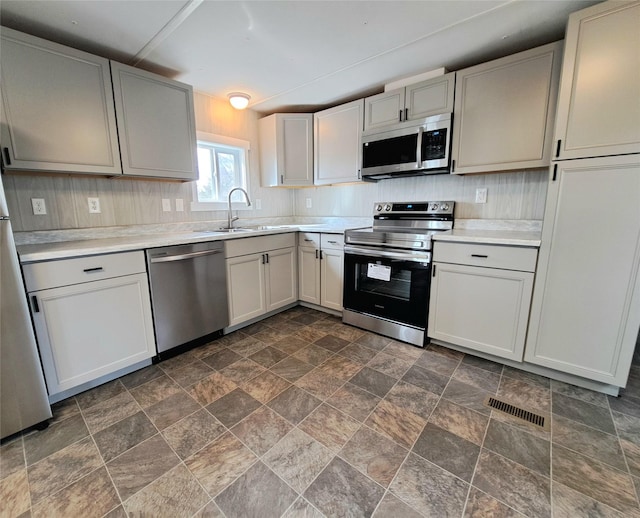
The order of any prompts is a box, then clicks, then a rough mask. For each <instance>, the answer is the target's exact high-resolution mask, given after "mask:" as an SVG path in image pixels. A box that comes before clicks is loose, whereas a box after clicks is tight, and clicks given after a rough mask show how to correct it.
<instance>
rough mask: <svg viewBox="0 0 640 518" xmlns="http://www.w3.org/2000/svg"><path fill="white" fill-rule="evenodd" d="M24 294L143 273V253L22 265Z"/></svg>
mask: <svg viewBox="0 0 640 518" xmlns="http://www.w3.org/2000/svg"><path fill="white" fill-rule="evenodd" d="M22 269H23V272H24V278H25V283H26V285H27V291H38V290H44V289H48V288H56V287H60V286H69V285H71V284H79V283H82V282H90V281H97V280H102V279H109V278H112V277H121V276H123V275H130V274H135V273H146V271H147V269H146V266H145V262H144V253H143V252H142V251H136V252H124V253H117V254H103V255H92V256H88V257H76V258H73V259H61V260H59V261H43V262H40V263H30V264H25V265H23V267H22Z"/></svg>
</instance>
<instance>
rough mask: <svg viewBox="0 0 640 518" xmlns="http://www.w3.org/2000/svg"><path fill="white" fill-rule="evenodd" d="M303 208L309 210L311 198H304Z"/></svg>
mask: <svg viewBox="0 0 640 518" xmlns="http://www.w3.org/2000/svg"><path fill="white" fill-rule="evenodd" d="M304 203H305V206H306V207H307V209H310V208H311V205H312V204H311V198H305V200H304Z"/></svg>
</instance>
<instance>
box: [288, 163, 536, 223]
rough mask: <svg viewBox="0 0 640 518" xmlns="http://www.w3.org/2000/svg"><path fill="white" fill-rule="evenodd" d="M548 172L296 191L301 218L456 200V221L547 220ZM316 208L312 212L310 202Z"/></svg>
mask: <svg viewBox="0 0 640 518" xmlns="http://www.w3.org/2000/svg"><path fill="white" fill-rule="evenodd" d="M547 183H548V170H547V169H538V170H531V171H518V172H513V173H492V174H478V175H465V176H457V175H434V176H425V177H413V178H397V179H392V180H381V181H380V182H377V183H363V184H348V185H336V186H328V187H309V188H304V189H298V190H296V194H295V214H296V215H297V216H352V217H364V216H371V215H372V211H373V204H374V202H378V201H431V200H434V201H435V200H454V201H455V202H456V209H455V217H456V218H465V219H467V218H468V219H527V220H532V219H535V220H542V218H543V215H544V204H545V200H546V193H547ZM481 187H484V188H486V189H487V203H485V204H477V203H475V194H476V189H477V188H481ZM307 198H310V199H311V204H312V207H311V208H310V209H307V208H306V199H307Z"/></svg>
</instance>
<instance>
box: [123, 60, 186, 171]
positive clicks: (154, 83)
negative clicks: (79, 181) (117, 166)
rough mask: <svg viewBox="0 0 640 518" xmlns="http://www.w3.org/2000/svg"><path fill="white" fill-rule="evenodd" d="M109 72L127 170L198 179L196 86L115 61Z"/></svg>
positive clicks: (124, 166)
mask: <svg viewBox="0 0 640 518" xmlns="http://www.w3.org/2000/svg"><path fill="white" fill-rule="evenodd" d="M111 74H112V77H113V93H114V101H115V107H116V118H117V121H118V132H119V134H120V154H121V157H122V172H123V174H125V175H129V176H149V177H154V178H174V179H181V180H197V179H198V162H197V156H196V124H195V118H194V109H193V88H192V87H191V86H190V85H187V84H184V83H179V82H178V81H172V80H171V79H166V78H164V77H160V76H158V75H156V74H151V73H149V72H145V71H144V70H139V69H137V68H133V67H130V66H127V65H122V64H120V63H116V62H114V61H112V62H111Z"/></svg>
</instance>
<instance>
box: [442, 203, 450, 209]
mask: <svg viewBox="0 0 640 518" xmlns="http://www.w3.org/2000/svg"><path fill="white" fill-rule="evenodd" d="M440 210H449V205H448V204H446V203H444V204H443V205H440Z"/></svg>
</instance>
